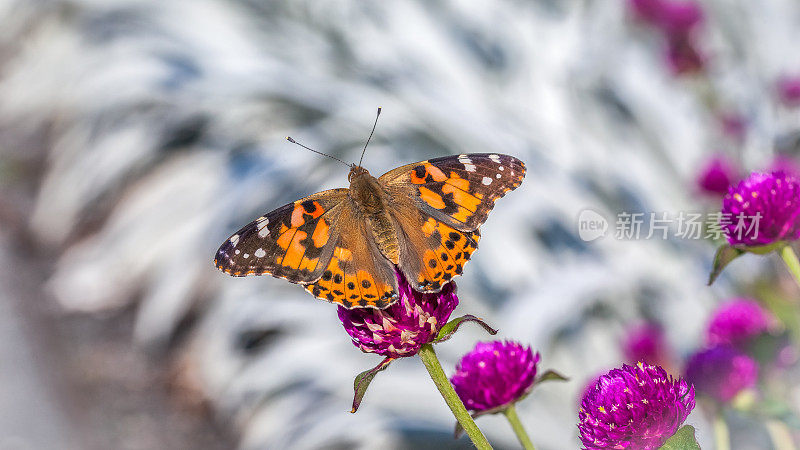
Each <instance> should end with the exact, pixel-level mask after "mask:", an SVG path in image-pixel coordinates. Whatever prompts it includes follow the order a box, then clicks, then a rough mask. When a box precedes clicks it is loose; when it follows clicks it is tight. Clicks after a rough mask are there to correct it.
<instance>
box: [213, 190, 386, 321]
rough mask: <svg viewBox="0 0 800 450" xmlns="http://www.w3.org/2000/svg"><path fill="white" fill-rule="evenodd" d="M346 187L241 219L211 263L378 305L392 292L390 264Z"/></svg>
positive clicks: (353, 303) (330, 297)
mask: <svg viewBox="0 0 800 450" xmlns="http://www.w3.org/2000/svg"><path fill="white" fill-rule="evenodd" d="M347 193H348V189H333V190H329V191H324V192H319V193H317V194H314V195H311V196H308V197H305V198H303V199H300V200H297V201H295V202H292V203H289V204H287V205H284V206H282V207H280V208H278V209H276V210H274V211H272V212H270V213H268V214H266V215H265V216H262V217H259V218H258V219H256V220H254V221H253V222H251V223H249V224H247V225H245V226H244V227H243V228H242V229H240V230H239V231H237V232H236V233H235V234H234V235H233V236H231V237H230V238H228V240H226V241H225V243H223V244H222V246H220V248H219V250H218V251H217V255H216V258H215V260H214V263H215V264H216V266H217V267H218V268H219V269H220V270H222V271H223V272H225V273H227V274H229V275H233V276H246V275H263V274H270V275H272V276H274V277H277V278H283V279H286V280H288V281H290V282H292V283H299V284H304V285H306V286H305V288H306V290H307V291H309V292H310V293H311V294H312V295H314V296H315V297H317V298H320V299H323V300H327V301H330V302H334V303H338V304H340V305H343V306H345V307H347V308H353V307H377V308H384V307H386V306H389V305H390V304H391V303H393V302H394V301H395V300H396V298H397V281H396V279H395V275H394V269H393V266H392V265H391V263H390V262H389V261H387V260H386V259H385V258H384V257H383V256H382V255H381V254H380V252H379V251H378V250H377V248H375V244H374V240H373V239H372V238H371V234H367V230H366V228H365V227H366V221H365V220H364V219H363V218H361V217H360V216H359V215H358V214H357V213H356V210H355V209H354V208H353V203H352V200H351V199H350V197H349V196H348V194H347Z"/></svg>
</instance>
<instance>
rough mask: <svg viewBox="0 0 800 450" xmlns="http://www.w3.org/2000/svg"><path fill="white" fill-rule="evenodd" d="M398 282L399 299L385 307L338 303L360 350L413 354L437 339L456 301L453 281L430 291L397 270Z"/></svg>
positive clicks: (343, 319) (396, 356) (384, 354)
mask: <svg viewBox="0 0 800 450" xmlns="http://www.w3.org/2000/svg"><path fill="white" fill-rule="evenodd" d="M397 282H398V285H399V293H400V299H399V300H398V301H397V302H396V303H394V304H393V305H392V306H389V307H388V308H386V309H372V308H356V309H346V308H343V307H341V306H340V307H339V320H341V321H342V325H344V329H345V331H347V334H349V335H350V337H351V338H352V339H353V344H355V345H356V347H358V348H360V349H361V351H363V352H366V353H377V354H379V355H382V356H387V357H390V358H400V357H403V356H414V355H416V354H417V352H419V349H420V348H421V347H422V346H423V345H424V344H427V343H430V342H432V341H433V340H434V339H436V336H437V335H438V333H439V330H440V329H441V328H442V326H444V325H445V324H446V323H447V320H448V319H449V318H450V314H452V313H453V310H454V309H455V308H456V306H457V305H458V297H457V296H456V287H455V283H453V282H450V283H448V284H446V285H445V286H444V287H443V288H442V291H441V292H438V293H429V294H424V293H420V292H417V291H415V290H414V289H413V288H412V287H411V286H410V285H409V284H408V282H407V281H406V279H405V277H404V276H403V275H402V273H400V272H397Z"/></svg>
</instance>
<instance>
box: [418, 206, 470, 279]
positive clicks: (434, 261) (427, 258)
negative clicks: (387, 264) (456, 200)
mask: <svg viewBox="0 0 800 450" xmlns="http://www.w3.org/2000/svg"><path fill="white" fill-rule="evenodd" d="M429 220H430V219H429ZM427 224H428V222H425V225H423V228H425V227H427V226H428V225H427ZM423 231H424V230H423ZM425 234H426V235H427V233H425ZM428 239H429V243H430V248H428V249H427V250H425V252H424V254H423V256H422V258H423V264H422V267H423V271H422V272H421V273H419V274H417V284H418V285H419V287H420V288H421V289H422V290H424V291H438V290H439V289H441V288H442V286H444V285H445V284H446V283H447V282H448V281H450V280H451V279H453V277H455V276H456V275H461V272H462V271H463V270H464V264H466V262H467V261H469V259H470V257H471V256H472V253H473V252H474V251H475V250H476V249H477V248H478V241H479V240H480V232H479V231H478V230H475V231H473V232H462V231H459V230H456V229H455V228H453V227H450V226H448V225H447V224H445V223H443V222H438V221H437V222H436V228H435V230H434V232H433V233H431V234H430V235H429V237H428Z"/></svg>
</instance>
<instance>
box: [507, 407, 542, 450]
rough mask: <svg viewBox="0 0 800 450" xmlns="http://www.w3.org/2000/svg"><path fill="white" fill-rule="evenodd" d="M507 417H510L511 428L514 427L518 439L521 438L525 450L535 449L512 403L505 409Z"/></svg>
mask: <svg viewBox="0 0 800 450" xmlns="http://www.w3.org/2000/svg"><path fill="white" fill-rule="evenodd" d="M503 414H505V416H506V419H508V423H510V424H511V428H513V429H514V434H516V435H517V439H519V443H520V444H522V448H524V449H525V450H535V448H534V447H533V443H532V442H531V438H530V437H528V433H526V432H525V428H524V427H523V426H522V422H520V420H519V416H518V415H517V409H516V408H515V407H514V405H513V404H512V405H511V406H509V407H508V408H506V410H505V411H503Z"/></svg>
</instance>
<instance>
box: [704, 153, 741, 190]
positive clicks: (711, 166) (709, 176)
mask: <svg viewBox="0 0 800 450" xmlns="http://www.w3.org/2000/svg"><path fill="white" fill-rule="evenodd" d="M738 172H739V170H738V169H737V168H736V165H734V164H733V163H732V162H731V161H730V160H728V158H726V157H724V156H722V155H715V156H714V157H712V158H711V159H710V160H709V161H707V162H706V163H705V164H704V165H703V166H702V168H701V170H700V174H699V176H698V177H697V186H698V187H699V188H700V190H701V191H702V192H707V193H709V194H713V195H719V196H723V195H725V194H726V193H727V192H728V188H730V186H731V184H732V183H733V182H734V181H736V179H737V178H738Z"/></svg>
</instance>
